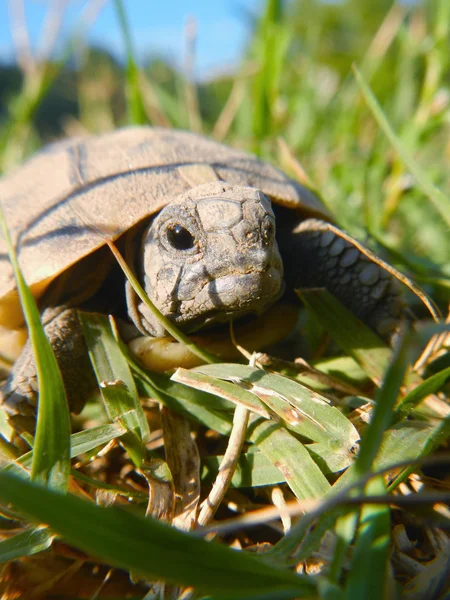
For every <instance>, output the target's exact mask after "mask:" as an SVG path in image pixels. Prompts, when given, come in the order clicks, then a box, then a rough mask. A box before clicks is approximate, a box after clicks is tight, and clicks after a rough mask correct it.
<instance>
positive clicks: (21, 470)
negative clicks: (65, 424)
mask: <svg viewBox="0 0 450 600" xmlns="http://www.w3.org/2000/svg"><path fill="white" fill-rule="evenodd" d="M126 432H127V430H126V428H125V427H123V426H122V425H120V423H108V424H106V425H99V426H98V427H92V428H91V429H86V430H84V431H79V432H77V433H73V434H72V435H71V436H70V458H76V457H77V456H80V454H85V453H86V452H91V450H94V449H95V448H100V447H101V446H104V445H105V444H107V443H108V442H110V441H111V440H115V439H117V438H120V437H121V436H122V435H124V434H125V433H126ZM32 462H33V450H31V451H30V452H27V453H26V454H23V455H22V456H21V457H20V458H18V459H16V460H14V461H11V462H10V463H9V464H8V465H6V466H5V467H4V468H3V469H2V471H3V472H5V473H14V474H16V475H19V476H22V477H26V476H27V475H28V471H27V469H29V468H30V467H31V465H32Z"/></svg>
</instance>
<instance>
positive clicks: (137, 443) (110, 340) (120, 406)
mask: <svg viewBox="0 0 450 600" xmlns="http://www.w3.org/2000/svg"><path fill="white" fill-rule="evenodd" d="M80 321H81V324H82V326H83V331H84V335H85V338H86V343H87V346H88V349H89V356H90V357H91V361H92V364H93V366H94V370H95V374H96V376H97V380H98V382H99V387H100V392H101V394H102V397H103V400H104V402H105V407H106V410H107V412H108V415H109V417H110V418H111V419H112V420H113V421H116V420H117V421H119V422H120V423H122V424H123V425H124V426H125V427H126V428H127V431H128V434H127V435H125V436H123V437H122V440H121V442H122V443H123V445H124V446H125V447H126V448H127V450H128V451H129V452H130V454H131V455H132V456H133V461H135V463H136V464H137V465H140V463H141V461H142V460H143V458H144V456H145V446H144V444H145V442H146V441H148V438H149V435H150V431H149V428H148V423H147V419H146V417H145V414H144V411H143V409H142V406H141V403H140V400H139V395H138V393H137V389H136V385H135V383H134V379H133V376H132V374H131V371H130V368H129V366H128V363H127V361H126V359H125V357H124V356H123V354H122V352H121V351H120V348H119V346H118V344H117V341H116V339H115V337H114V334H113V332H112V329H111V324H110V322H109V319H108V317H106V316H105V315H99V314H94V313H80Z"/></svg>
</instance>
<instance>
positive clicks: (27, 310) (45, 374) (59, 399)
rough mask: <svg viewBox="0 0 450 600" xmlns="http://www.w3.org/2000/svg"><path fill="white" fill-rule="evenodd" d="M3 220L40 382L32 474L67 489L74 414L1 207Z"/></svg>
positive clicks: (4, 234)
mask: <svg viewBox="0 0 450 600" xmlns="http://www.w3.org/2000/svg"><path fill="white" fill-rule="evenodd" d="M0 224H1V229H2V231H3V236H4V238H5V242H6V244H7V247H8V253H9V257H10V260H11V264H12V267H13V270H14V275H15V278H16V282H17V288H18V290H19V295H20V301H21V303H22V309H23V312H24V316H25V320H26V323H27V326H28V332H29V336H30V341H31V345H32V348H33V354H34V360H35V363H36V370H37V379H38V384H39V407H38V416H37V425H36V435H35V438H34V453H33V465H32V470H31V477H32V479H33V480H35V481H39V482H41V483H44V484H46V485H48V486H49V487H52V488H54V489H58V490H59V491H63V492H64V491H67V488H68V484H69V475H70V418H69V408H68V405H67V399H66V392H65V389H64V384H63V380H62V377H61V373H60V371H59V367H58V363H57V362H56V358H55V355H54V354H53V350H52V348H51V346H50V342H49V341H48V339H47V336H46V335H45V332H44V328H43V327H42V324H41V320H40V317H39V311H38V309H37V306H36V303H35V301H34V298H33V296H32V294H31V292H30V290H29V288H28V286H27V284H26V282H25V279H24V278H23V275H22V272H21V270H20V267H19V262H18V260H17V256H16V252H15V250H14V246H13V244H12V242H11V238H10V236H9V231H8V228H7V225H6V221H5V218H4V215H3V210H1V209H0Z"/></svg>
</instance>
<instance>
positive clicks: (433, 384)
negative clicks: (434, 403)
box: [395, 367, 450, 416]
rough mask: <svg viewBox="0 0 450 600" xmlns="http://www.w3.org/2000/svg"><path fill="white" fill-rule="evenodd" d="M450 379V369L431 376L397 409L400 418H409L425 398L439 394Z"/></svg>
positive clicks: (411, 392) (405, 398)
mask: <svg viewBox="0 0 450 600" xmlns="http://www.w3.org/2000/svg"><path fill="white" fill-rule="evenodd" d="M449 377H450V367H447V368H446V369H443V370H442V371H439V373H435V374H434V375H431V376H430V377H428V378H427V379H425V380H424V381H422V383H419V384H418V385H417V386H416V387H415V388H414V389H412V390H411V391H410V392H408V394H406V396H405V397H404V398H402V400H401V401H400V402H399V403H398V404H397V406H396V407H395V412H396V413H397V415H398V416H407V415H408V414H409V413H410V412H411V411H412V410H413V409H414V408H415V407H416V406H417V405H418V404H419V403H420V402H421V401H422V400H423V399H424V398H426V397H427V396H429V395H430V394H435V393H436V392H438V391H439V390H440V389H441V387H442V386H443V385H444V383H445V382H446V381H447V379H448V378H449Z"/></svg>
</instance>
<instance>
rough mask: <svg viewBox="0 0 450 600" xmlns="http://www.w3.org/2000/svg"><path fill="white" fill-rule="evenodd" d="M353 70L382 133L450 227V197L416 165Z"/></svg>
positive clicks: (360, 75) (362, 79) (366, 87)
mask: <svg viewBox="0 0 450 600" xmlns="http://www.w3.org/2000/svg"><path fill="white" fill-rule="evenodd" d="M353 72H354V73H355V77H356V81H357V82H358V85H359V87H360V89H361V91H362V93H363V95H364V98H365V100H366V102H367V104H368V106H369V108H370V110H371V111H372V114H373V116H374V117H375V119H376V121H377V123H378V125H379V126H380V127H381V129H382V130H383V132H384V134H385V135H386V137H387V138H388V140H389V141H390V143H391V144H392V146H393V147H394V148H395V150H396V152H398V154H399V155H400V157H401V158H402V160H403V162H404V163H405V165H406V166H407V167H408V169H409V170H410V172H411V174H412V175H413V176H414V178H415V180H416V181H417V183H418V185H419V186H420V187H421V189H422V191H423V192H424V193H425V194H426V195H427V196H428V198H429V200H430V201H431V203H432V204H433V206H434V208H435V209H436V210H437V211H438V212H439V214H440V215H441V217H442V218H443V219H444V221H445V222H446V223H447V226H448V227H450V199H449V198H447V196H446V195H445V194H443V193H442V192H441V190H440V189H439V188H438V187H436V186H435V185H434V184H433V182H432V181H431V179H430V178H429V177H428V175H427V173H426V172H425V171H424V170H423V169H422V168H421V167H420V166H419V165H418V163H417V162H416V161H415V159H414V158H413V156H412V154H411V153H410V152H409V151H408V150H407V149H406V147H405V145H404V144H403V142H402V141H401V140H400V138H399V137H398V136H397V135H396V134H395V132H394V130H393V128H392V127H391V125H390V123H389V121H388V120H387V118H386V116H385V114H384V113H383V111H382V109H381V106H380V105H379V103H378V101H377V99H376V98H375V96H374V94H373V92H372V91H371V89H370V87H369V86H368V84H367V82H366V80H365V79H364V77H363V75H362V73H361V72H360V71H359V70H358V68H357V67H356V66H353Z"/></svg>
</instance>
